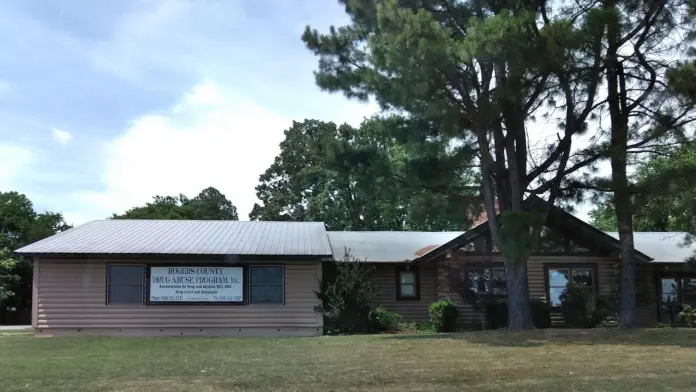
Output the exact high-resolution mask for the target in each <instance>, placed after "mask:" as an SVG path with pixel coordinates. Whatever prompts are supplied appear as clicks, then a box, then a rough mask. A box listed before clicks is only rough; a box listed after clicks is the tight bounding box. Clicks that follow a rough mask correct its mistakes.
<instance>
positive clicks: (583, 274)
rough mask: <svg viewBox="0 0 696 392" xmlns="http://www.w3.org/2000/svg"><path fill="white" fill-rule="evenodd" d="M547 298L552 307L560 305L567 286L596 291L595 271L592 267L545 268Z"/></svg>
mask: <svg viewBox="0 0 696 392" xmlns="http://www.w3.org/2000/svg"><path fill="white" fill-rule="evenodd" d="M546 277H547V279H548V289H549V291H548V293H547V294H548V298H549V303H550V304H551V305H552V306H560V305H561V294H563V292H564V291H565V289H566V287H568V284H569V283H571V284H573V285H575V286H579V287H584V288H586V289H587V290H589V291H594V290H596V287H595V283H594V282H595V269H594V267H592V266H562V267H547V271H546Z"/></svg>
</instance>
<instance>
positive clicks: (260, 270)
mask: <svg viewBox="0 0 696 392" xmlns="http://www.w3.org/2000/svg"><path fill="white" fill-rule="evenodd" d="M284 275H285V270H284V269H283V266H282V265H263V266H261V265H252V266H250V267H249V303H250V304H281V305H282V304H283V303H284V301H285V298H284V291H285V288H284V282H285V276H284Z"/></svg>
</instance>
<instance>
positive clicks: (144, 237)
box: [17, 219, 331, 256]
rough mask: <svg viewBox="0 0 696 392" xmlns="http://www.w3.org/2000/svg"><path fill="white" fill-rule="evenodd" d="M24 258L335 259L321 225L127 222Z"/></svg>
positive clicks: (91, 225)
mask: <svg viewBox="0 0 696 392" xmlns="http://www.w3.org/2000/svg"><path fill="white" fill-rule="evenodd" d="M17 253H20V254H46V253H55V254H78V253H82V254H190V255H193V254H200V255H265V256H271V255H278V256H290V255H292V256H330V255H331V245H330V244H329V240H328V237H327V235H326V228H325V226H324V224H323V223H321V222H256V221H252V222H247V221H200V220H121V219H109V220H98V221H91V222H88V223H85V224H83V225H81V226H77V227H75V228H73V229H70V230H67V231H64V232H62V233H59V234H56V235H54V236H51V237H48V238H46V239H43V240H41V241H38V242H35V243H33V244H31V245H27V246H25V247H23V248H20V249H18V250H17Z"/></svg>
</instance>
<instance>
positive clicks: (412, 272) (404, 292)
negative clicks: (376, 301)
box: [396, 268, 420, 300]
mask: <svg viewBox="0 0 696 392" xmlns="http://www.w3.org/2000/svg"><path fill="white" fill-rule="evenodd" d="M396 279H397V282H396V299H403V300H418V299H420V292H419V289H418V284H419V279H418V270H416V269H413V268H411V269H408V270H406V269H398V270H397V271H396Z"/></svg>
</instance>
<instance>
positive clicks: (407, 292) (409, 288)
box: [401, 284, 416, 297]
mask: <svg viewBox="0 0 696 392" xmlns="http://www.w3.org/2000/svg"><path fill="white" fill-rule="evenodd" d="M401 296H402V297H415V296H416V288H415V286H414V285H412V284H401Z"/></svg>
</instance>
